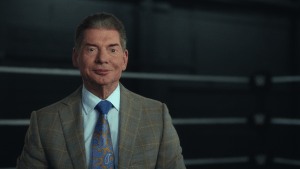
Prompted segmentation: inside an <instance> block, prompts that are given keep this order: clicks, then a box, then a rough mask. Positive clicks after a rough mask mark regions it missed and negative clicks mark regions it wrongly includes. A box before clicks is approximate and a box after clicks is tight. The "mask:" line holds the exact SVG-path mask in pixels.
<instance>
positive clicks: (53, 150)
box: [17, 85, 185, 169]
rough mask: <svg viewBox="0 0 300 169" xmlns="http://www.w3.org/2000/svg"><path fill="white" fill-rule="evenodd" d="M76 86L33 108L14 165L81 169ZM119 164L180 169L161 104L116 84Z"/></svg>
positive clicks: (177, 150) (132, 168) (132, 167)
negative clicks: (64, 95)
mask: <svg viewBox="0 0 300 169" xmlns="http://www.w3.org/2000/svg"><path fill="white" fill-rule="evenodd" d="M81 90H82V86H81V87H80V88H79V89H77V90H76V91H75V92H74V93H73V94H71V95H70V96H69V97H67V98H65V99H63V100H61V101H59V102H57V103H55V104H52V105H50V106H48V107H45V108H43V109H41V110H38V111H34V112H32V114H31V119H30V126H29V129H28V131H27V134H26V137H25V145H24V149H23V152H22V154H21V156H20V157H19V158H18V160H17V169H19V168H38V169H40V168H55V169H71V168H74V169H86V168H87V167H86V154H85V146H84V136H83V118H82V108H81V106H82V104H81ZM120 90H121V106H120V130H119V156H118V157H119V168H120V169H127V168H130V169H150V168H174V169H177V168H178V169H179V168H180V169H181V168H185V166H184V162H183V156H182V155H181V151H182V150H181V147H180V144H179V138H178V135H177V133H176V131H175V129H174V126H173V125H172V122H171V117H170V115H169V112H168V109H167V107H166V105H165V104H162V103H160V102H158V101H155V100H151V99H147V98H145V97H142V96H140V95H137V94H134V93H132V92H130V91H129V90H127V89H126V88H125V87H124V86H122V85H120Z"/></svg>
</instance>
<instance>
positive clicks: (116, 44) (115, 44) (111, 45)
mask: <svg viewBox="0 0 300 169" xmlns="http://www.w3.org/2000/svg"><path fill="white" fill-rule="evenodd" d="M113 46H120V45H119V44H118V43H114V44H110V45H108V47H113Z"/></svg>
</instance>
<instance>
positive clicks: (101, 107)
mask: <svg viewBox="0 0 300 169" xmlns="http://www.w3.org/2000/svg"><path fill="white" fill-rule="evenodd" d="M111 106H112V104H111V102H110V101H107V100H103V101H100V102H99V103H98V104H97V105H96V106H95V109H96V110H98V112H99V113H102V114H107V113H108V111H109V110H110V108H111Z"/></svg>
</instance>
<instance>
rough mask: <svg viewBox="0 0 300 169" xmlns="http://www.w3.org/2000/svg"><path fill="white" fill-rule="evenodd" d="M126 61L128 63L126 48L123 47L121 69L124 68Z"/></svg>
mask: <svg viewBox="0 0 300 169" xmlns="http://www.w3.org/2000/svg"><path fill="white" fill-rule="evenodd" d="M127 63H128V50H127V49H125V51H124V52H123V65H122V70H123V71H124V70H125V69H126V67H127Z"/></svg>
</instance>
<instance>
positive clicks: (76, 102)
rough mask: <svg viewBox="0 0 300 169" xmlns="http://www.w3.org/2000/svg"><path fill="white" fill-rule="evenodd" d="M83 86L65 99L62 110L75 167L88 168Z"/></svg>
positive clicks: (66, 136) (68, 145)
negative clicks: (85, 144)
mask: <svg viewBox="0 0 300 169" xmlns="http://www.w3.org/2000/svg"><path fill="white" fill-rule="evenodd" d="M81 91H82V86H81V87H80V88H79V89H77V90H76V91H75V92H74V93H73V94H72V95H70V96H69V97H67V98H66V99H64V100H63V104H64V105H63V107H62V109H61V111H60V119H61V124H62V128H63V132H64V136H65V140H66V145H67V149H68V152H69V155H70V158H71V161H72V164H73V168H74V169H75V168H78V169H82V168H86V154H85V146H84V136H83V118H82V114H81V112H82V109H81V107H82V104H81V95H82V93H81Z"/></svg>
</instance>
